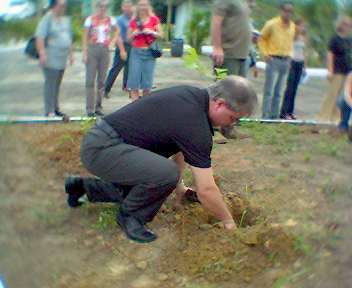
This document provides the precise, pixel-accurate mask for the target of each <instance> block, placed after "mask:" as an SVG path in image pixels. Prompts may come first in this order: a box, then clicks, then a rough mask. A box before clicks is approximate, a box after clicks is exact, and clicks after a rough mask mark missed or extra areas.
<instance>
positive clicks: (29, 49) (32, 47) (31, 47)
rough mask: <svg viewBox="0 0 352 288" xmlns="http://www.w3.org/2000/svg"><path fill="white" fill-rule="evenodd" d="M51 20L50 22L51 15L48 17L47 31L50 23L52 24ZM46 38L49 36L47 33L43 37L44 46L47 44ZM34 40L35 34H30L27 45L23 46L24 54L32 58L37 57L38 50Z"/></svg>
mask: <svg viewBox="0 0 352 288" xmlns="http://www.w3.org/2000/svg"><path fill="white" fill-rule="evenodd" d="M51 22H52V17H50V19H49V24H48V25H49V26H48V31H50V30H51V25H52V24H51ZM48 38H49V35H48V36H47V37H46V38H45V46H47V44H48ZM35 40H36V38H35V36H32V37H31V38H30V39H29V40H28V42H27V45H26V47H25V48H24V54H26V55H27V56H28V57H29V58H32V59H39V52H38V49H37V45H36V43H35V42H36V41H35Z"/></svg>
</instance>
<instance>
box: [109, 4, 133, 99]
mask: <svg viewBox="0 0 352 288" xmlns="http://www.w3.org/2000/svg"><path fill="white" fill-rule="evenodd" d="M121 11H122V15H120V16H119V17H117V18H116V22H117V25H118V26H119V28H120V37H121V39H122V41H123V45H124V47H125V50H126V53H127V58H126V56H125V55H123V51H121V50H120V49H119V47H116V49H115V56H114V62H113V64H112V67H111V69H110V71H109V74H108V78H107V79H106V82H105V93H104V96H105V98H109V93H110V91H111V88H112V86H113V85H114V82H115V80H116V78H117V76H118V75H119V73H120V71H121V69H122V68H123V80H122V89H123V90H125V89H126V88H127V77H128V59H129V54H130V50H131V46H130V44H129V42H128V39H127V31H128V27H129V25H130V20H131V18H132V15H133V4H132V1H130V0H124V1H123V2H122V5H121ZM125 58H126V59H125ZM124 59H125V60H124Z"/></svg>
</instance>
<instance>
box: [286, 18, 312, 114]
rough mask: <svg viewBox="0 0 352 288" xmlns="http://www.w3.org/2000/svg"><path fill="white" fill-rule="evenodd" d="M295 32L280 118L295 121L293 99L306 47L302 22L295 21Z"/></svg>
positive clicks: (303, 63) (301, 71) (300, 75)
mask: <svg viewBox="0 0 352 288" xmlns="http://www.w3.org/2000/svg"><path fill="white" fill-rule="evenodd" d="M295 24H296V32H295V39H294V42H293V55H292V60H291V64H290V66H291V67H290V72H289V74H288V78H287V84H286V91H285V94H284V95H285V96H284V101H283V102H282V106H281V113H280V118H281V119H286V120H295V119H296V115H295V114H294V109H295V99H296V95H297V90H298V86H299V83H300V81H301V77H302V74H303V71H304V66H305V47H306V41H307V39H306V28H305V25H304V22H303V20H300V19H299V20H296V22H295Z"/></svg>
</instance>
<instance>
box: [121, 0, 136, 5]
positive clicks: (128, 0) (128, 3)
mask: <svg viewBox="0 0 352 288" xmlns="http://www.w3.org/2000/svg"><path fill="white" fill-rule="evenodd" d="M121 5H133V1H132V0H123V1H122V3H121Z"/></svg>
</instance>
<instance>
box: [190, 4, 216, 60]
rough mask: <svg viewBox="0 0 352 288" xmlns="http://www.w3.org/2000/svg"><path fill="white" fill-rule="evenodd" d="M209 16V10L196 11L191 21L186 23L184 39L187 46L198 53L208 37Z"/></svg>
mask: <svg viewBox="0 0 352 288" xmlns="http://www.w3.org/2000/svg"><path fill="white" fill-rule="evenodd" d="M210 21H211V14H210V11H209V10H197V9H195V10H194V11H193V13H192V16H191V20H190V21H189V22H188V25H187V31H186V37H187V42H188V44H189V45H191V46H192V47H194V48H195V49H196V51H197V52H198V53H200V50H201V46H202V45H203V44H204V42H205V40H206V39H207V38H208V37H209V33H210Z"/></svg>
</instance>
